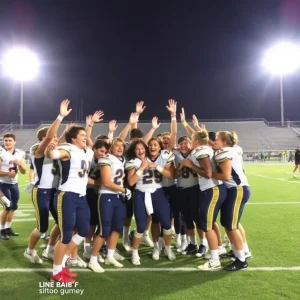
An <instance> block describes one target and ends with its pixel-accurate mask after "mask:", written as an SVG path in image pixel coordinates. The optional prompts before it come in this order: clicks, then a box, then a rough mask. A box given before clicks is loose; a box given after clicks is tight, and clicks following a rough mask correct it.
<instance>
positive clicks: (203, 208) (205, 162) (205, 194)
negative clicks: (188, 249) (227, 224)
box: [179, 130, 226, 271]
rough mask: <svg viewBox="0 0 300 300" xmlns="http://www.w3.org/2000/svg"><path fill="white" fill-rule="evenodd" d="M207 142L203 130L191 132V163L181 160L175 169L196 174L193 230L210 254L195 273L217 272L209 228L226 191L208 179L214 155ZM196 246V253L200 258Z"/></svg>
mask: <svg viewBox="0 0 300 300" xmlns="http://www.w3.org/2000/svg"><path fill="white" fill-rule="evenodd" d="M208 140H209V139H208V133H207V131H206V130H201V131H196V132H194V133H193V135H192V148H193V149H194V150H193V151H192V153H191V156H192V160H189V159H185V160H184V161H183V162H182V163H181V164H180V167H179V169H182V168H183V167H184V166H186V167H188V168H191V169H192V170H193V171H194V172H196V173H197V174H198V182H199V186H200V191H199V218H198V222H197V228H198V230H202V231H203V232H205V236H206V238H207V240H208V244H209V248H210V252H211V259H210V260H209V261H208V262H206V263H205V264H204V265H201V266H198V269H200V270H203V271H213V270H218V269H221V264H220V260H219V249H218V237H217V235H216V233H215V231H214V230H213V224H214V222H215V221H216V218H217V215H218V212H219V210H220V208H221V206H222V203H223V202H224V200H225V198H226V188H225V186H224V184H223V183H222V181H219V180H216V179H212V172H213V171H216V165H215V162H214V151H213V149H212V148H211V147H210V146H208ZM200 246H201V245H200ZM200 246H199V250H198V251H199V252H201V254H202V252H203V251H202V249H200Z"/></svg>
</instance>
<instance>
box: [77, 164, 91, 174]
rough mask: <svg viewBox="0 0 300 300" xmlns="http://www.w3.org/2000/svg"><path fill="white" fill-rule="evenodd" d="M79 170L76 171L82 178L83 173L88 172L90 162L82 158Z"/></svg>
mask: <svg viewBox="0 0 300 300" xmlns="http://www.w3.org/2000/svg"><path fill="white" fill-rule="evenodd" d="M80 167H81V171H79V172H78V176H79V177H80V178H83V177H84V176H85V175H88V174H89V169H90V163H87V161H86V160H82V161H81V163H80Z"/></svg>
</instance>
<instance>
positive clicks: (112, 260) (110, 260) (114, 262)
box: [105, 257, 123, 268]
mask: <svg viewBox="0 0 300 300" xmlns="http://www.w3.org/2000/svg"><path fill="white" fill-rule="evenodd" d="M105 264H106V265H112V266H114V267H116V268H123V265H122V264H120V263H119V262H118V261H117V260H116V259H115V258H114V257H113V258H106V259H105Z"/></svg>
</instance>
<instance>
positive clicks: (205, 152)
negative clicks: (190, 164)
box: [193, 147, 209, 160]
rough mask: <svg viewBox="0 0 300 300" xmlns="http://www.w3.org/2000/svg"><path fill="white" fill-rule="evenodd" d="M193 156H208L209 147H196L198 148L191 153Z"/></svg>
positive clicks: (201, 157)
mask: <svg viewBox="0 0 300 300" xmlns="http://www.w3.org/2000/svg"><path fill="white" fill-rule="evenodd" d="M193 156H194V157H195V158H196V159H197V160H200V159H203V158H206V157H209V149H208V148H202V147H200V148H198V149H196V150H195V152H194V153H193Z"/></svg>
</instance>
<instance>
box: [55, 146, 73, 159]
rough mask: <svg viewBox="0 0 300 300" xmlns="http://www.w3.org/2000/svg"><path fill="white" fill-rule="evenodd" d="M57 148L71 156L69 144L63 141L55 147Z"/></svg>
mask: <svg viewBox="0 0 300 300" xmlns="http://www.w3.org/2000/svg"><path fill="white" fill-rule="evenodd" d="M56 149H57V150H64V151H67V152H68V153H69V155H70V157H71V151H72V146H71V144H68V143H65V144H60V145H58V146H57V148H56Z"/></svg>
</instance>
